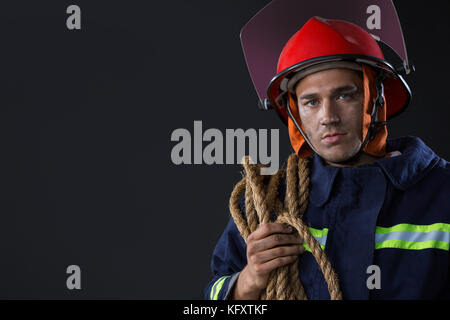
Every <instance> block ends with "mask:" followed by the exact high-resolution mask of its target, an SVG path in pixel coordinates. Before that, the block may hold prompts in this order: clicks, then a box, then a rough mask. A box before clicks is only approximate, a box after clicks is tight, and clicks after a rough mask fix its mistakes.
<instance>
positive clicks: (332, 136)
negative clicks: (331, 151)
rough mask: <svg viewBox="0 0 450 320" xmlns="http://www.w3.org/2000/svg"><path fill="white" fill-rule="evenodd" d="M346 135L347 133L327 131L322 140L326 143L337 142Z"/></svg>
mask: <svg viewBox="0 0 450 320" xmlns="http://www.w3.org/2000/svg"><path fill="white" fill-rule="evenodd" d="M345 135H346V133H335V132H333V133H327V134H325V135H324V136H323V138H322V140H323V141H324V142H325V143H335V142H339V141H340V140H341V139H342V138H343V137H344V136H345Z"/></svg>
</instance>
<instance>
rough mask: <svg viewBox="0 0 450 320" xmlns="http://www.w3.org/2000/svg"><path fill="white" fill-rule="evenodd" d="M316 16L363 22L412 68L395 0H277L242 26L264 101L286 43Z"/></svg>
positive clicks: (388, 57) (248, 59)
mask: <svg viewBox="0 0 450 320" xmlns="http://www.w3.org/2000/svg"><path fill="white" fill-rule="evenodd" d="M313 16H321V17H323V18H330V19H339V20H345V21H348V22H351V23H354V24H356V25H358V26H360V27H361V28H363V29H364V30H366V31H367V32H369V33H370V34H371V35H372V36H373V37H374V38H375V40H377V41H379V43H380V47H381V49H382V50H383V53H384V55H385V58H386V60H388V61H389V62H390V63H391V64H393V65H394V66H396V67H397V66H398V65H399V64H401V65H404V66H406V67H407V69H408V67H409V63H408V57H407V51H406V46H405V41H404V39H403V32H402V28H401V25H400V21H399V18H398V15H397V11H396V9H395V7H394V4H393V3H392V1H391V0H370V1H369V0H357V1H355V0H340V1H336V0H315V1H304V0H274V1H272V2H270V3H269V4H268V5H267V6H265V7H264V8H263V9H262V10H260V11H259V12H258V13H257V14H256V15H255V16H254V17H253V18H252V19H250V21H249V22H248V23H247V24H246V25H245V26H244V27H243V28H242V30H241V44H242V48H243V51H244V56H245V60H246V63H247V67H248V70H249V73H250V77H251V78H252V81H253V85H254V86H255V89H256V92H257V94H258V97H259V99H260V100H261V101H263V100H264V99H265V98H266V97H267V96H266V90H267V85H268V84H269V82H270V81H271V80H272V78H273V77H274V76H275V74H276V71H277V63H278V58H279V56H280V53H281V51H282V49H283V47H284V45H285V44H286V42H287V41H288V40H289V38H290V37H291V36H292V35H293V34H294V33H295V32H297V31H298V30H299V29H300V28H301V27H302V26H303V25H304V24H305V23H306V22H307V21H308V20H309V19H310V18H311V17H313ZM386 49H389V51H390V52H386ZM392 53H394V54H392ZM393 59H397V60H398V61H393Z"/></svg>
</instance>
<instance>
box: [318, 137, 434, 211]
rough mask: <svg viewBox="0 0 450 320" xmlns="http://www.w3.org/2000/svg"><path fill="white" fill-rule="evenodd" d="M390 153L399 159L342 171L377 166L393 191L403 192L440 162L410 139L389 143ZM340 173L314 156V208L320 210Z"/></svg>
mask: <svg viewBox="0 0 450 320" xmlns="http://www.w3.org/2000/svg"><path fill="white" fill-rule="evenodd" d="M392 151H400V152H401V155H399V156H396V157H392V158H383V159H380V160H377V161H375V162H374V163H373V164H369V165H363V166H359V167H356V168H345V170H358V168H363V167H373V166H378V167H381V169H382V170H383V171H384V173H385V174H386V176H387V177H388V178H389V180H390V181H391V183H392V184H393V185H394V187H396V188H397V189H400V190H406V189H408V188H409V187H411V186H413V185H414V184H416V183H417V182H418V181H419V180H421V179H422V178H423V177H424V176H426V175H427V174H428V172H429V171H430V170H431V169H432V168H433V167H434V166H435V165H436V164H437V162H439V160H440V158H439V157H438V156H437V155H436V154H435V153H434V152H433V151H432V150H431V149H430V148H429V147H427V146H426V145H425V143H424V142H423V141H422V140H421V139H420V138H417V137H413V136H406V137H401V138H397V139H388V140H387V142H386V152H392ZM340 170H341V168H339V167H334V166H330V165H327V164H326V163H325V162H324V160H323V159H322V158H321V157H320V156H319V155H317V154H314V155H313V160H312V170H311V193H310V200H311V201H312V202H313V203H314V204H315V205H317V206H322V205H323V204H324V203H325V202H326V201H327V200H328V198H329V197H330V194H331V190H332V187H333V184H334V181H335V179H336V176H337V175H338V173H339V172H340Z"/></svg>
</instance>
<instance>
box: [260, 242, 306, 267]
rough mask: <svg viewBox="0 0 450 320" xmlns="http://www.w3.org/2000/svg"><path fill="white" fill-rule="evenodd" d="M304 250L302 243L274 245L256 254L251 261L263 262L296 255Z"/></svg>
mask: <svg viewBox="0 0 450 320" xmlns="http://www.w3.org/2000/svg"><path fill="white" fill-rule="evenodd" d="M304 251H305V248H304V247H303V246H302V245H294V246H282V247H276V248H273V249H269V250H266V251H262V252H260V253H258V254H256V255H255V258H254V259H253V260H254V261H253V262H255V263H258V264H264V263H266V262H268V261H270V260H274V259H277V258H280V257H288V256H297V255H299V254H301V253H303V252H304Z"/></svg>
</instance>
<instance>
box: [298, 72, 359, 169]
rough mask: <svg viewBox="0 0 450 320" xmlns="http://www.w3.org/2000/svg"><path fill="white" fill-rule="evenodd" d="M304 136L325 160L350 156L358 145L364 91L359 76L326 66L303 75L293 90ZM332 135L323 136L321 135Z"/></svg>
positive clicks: (355, 151)
mask: <svg viewBox="0 0 450 320" xmlns="http://www.w3.org/2000/svg"><path fill="white" fill-rule="evenodd" d="M295 92H296V95H297V103H298V110H299V113H300V119H301V121H302V124H303V127H304V129H305V131H306V135H307V137H308V138H309V140H310V142H311V143H312V145H313V146H314V148H315V149H316V150H317V152H318V153H319V155H320V156H321V157H322V158H324V159H325V160H327V161H329V162H340V161H344V160H347V159H349V158H350V157H352V156H354V155H355V154H356V153H357V152H358V151H359V149H360V147H361V145H362V112H363V103H364V90H363V82H362V78H361V76H360V75H359V74H358V73H357V72H356V71H352V70H348V69H329V70H324V71H320V72H316V73H313V74H311V75H309V76H307V77H305V78H303V79H302V80H301V81H300V82H299V84H298V85H297V87H296V89H295ZM328 134H331V135H335V134H338V135H335V136H331V137H328V138H325V135H328Z"/></svg>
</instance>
